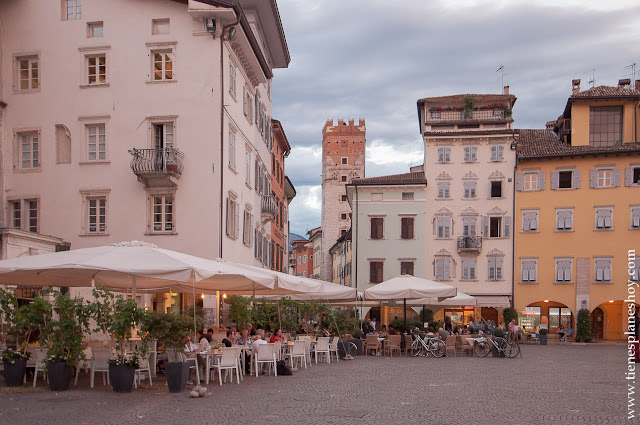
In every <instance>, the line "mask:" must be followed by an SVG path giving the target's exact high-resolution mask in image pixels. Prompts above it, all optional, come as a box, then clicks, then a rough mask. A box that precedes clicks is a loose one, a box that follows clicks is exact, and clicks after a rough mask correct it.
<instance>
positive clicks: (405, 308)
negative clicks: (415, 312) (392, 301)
mask: <svg viewBox="0 0 640 425" xmlns="http://www.w3.org/2000/svg"><path fill="white" fill-rule="evenodd" d="M402 302H403V304H404V331H405V333H406V332H407V299H406V298H403V299H402Z"/></svg>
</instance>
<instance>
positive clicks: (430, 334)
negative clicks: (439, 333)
mask: <svg viewBox="0 0 640 425" xmlns="http://www.w3.org/2000/svg"><path fill="white" fill-rule="evenodd" d="M419 331H420V329H418V328H416V330H415V332H414V334H415V333H417V332H419ZM427 336H435V335H434V333H433V327H431V326H429V327H428V328H427ZM413 339H415V337H414V338H413Z"/></svg>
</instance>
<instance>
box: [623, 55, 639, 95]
mask: <svg viewBox="0 0 640 425" xmlns="http://www.w3.org/2000/svg"><path fill="white" fill-rule="evenodd" d="M624 69H631V88H632V89H634V90H636V89H637V87H636V63H635V62H634V63H632V64H631V65H627V66H625V67H624ZM625 75H626V74H625Z"/></svg>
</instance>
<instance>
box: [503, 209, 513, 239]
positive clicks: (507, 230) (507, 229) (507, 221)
mask: <svg viewBox="0 0 640 425" xmlns="http://www.w3.org/2000/svg"><path fill="white" fill-rule="evenodd" d="M502 226H503V232H502V236H503V237H504V238H507V239H508V238H510V237H511V217H510V216H508V215H507V216H505V217H503V218H502Z"/></svg>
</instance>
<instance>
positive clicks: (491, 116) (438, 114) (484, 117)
mask: <svg viewBox="0 0 640 425" xmlns="http://www.w3.org/2000/svg"><path fill="white" fill-rule="evenodd" d="M507 118H511V110H510V109H502V108H495V109H474V110H470V111H468V110H464V109H461V110H456V111H428V112H427V122H450V121H499V120H500V121H501V120H505V119H507Z"/></svg>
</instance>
